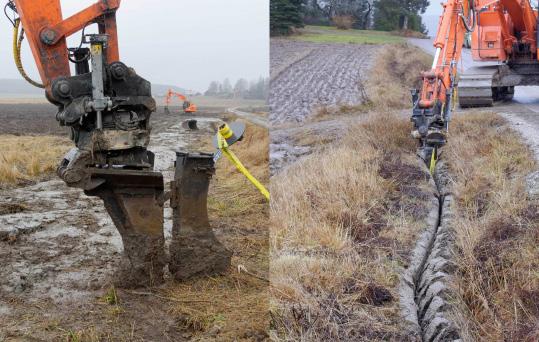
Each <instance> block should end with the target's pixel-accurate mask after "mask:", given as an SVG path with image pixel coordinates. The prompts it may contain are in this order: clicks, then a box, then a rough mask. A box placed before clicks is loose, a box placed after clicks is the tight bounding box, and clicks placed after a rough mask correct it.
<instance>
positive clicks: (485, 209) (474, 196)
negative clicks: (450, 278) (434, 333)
mask: <svg viewBox="0 0 539 342" xmlns="http://www.w3.org/2000/svg"><path fill="white" fill-rule="evenodd" d="M451 129H452V134H451V137H450V139H449V144H448V145H447V147H445V154H446V155H445V157H444V159H446V160H447V161H448V164H449V166H450V173H451V175H452V177H453V182H454V191H455V197H456V215H455V217H456V218H455V223H454V228H455V234H456V249H455V257H454V260H455V261H456V276H455V289H454V292H455V293H456V294H457V295H458V296H457V298H456V304H457V305H456V317H457V319H458V322H459V325H460V328H461V330H462V332H463V334H464V335H463V337H464V338H465V339H467V340H470V341H472V340H473V341H536V340H538V339H539V332H538V331H539V330H538V326H537V322H539V301H538V299H539V273H538V272H537V270H538V269H539V261H538V260H539V244H538V242H539V234H538V232H539V209H538V208H539V206H538V203H537V201H533V200H530V199H528V197H527V194H526V187H525V177H526V175H528V174H529V173H530V172H531V171H533V170H534V169H536V165H535V163H534V161H533V154H532V153H531V151H530V150H529V149H528V148H527V147H526V146H524V145H523V144H522V142H521V140H520V138H519V136H518V134H517V133H516V132H515V131H513V130H512V129H510V127H509V124H508V123H507V122H506V121H505V120H503V119H502V118H501V117H500V116H498V115H495V114H492V113H468V114H466V115H462V116H457V118H456V119H455V120H454V122H453V124H452V128H451Z"/></svg>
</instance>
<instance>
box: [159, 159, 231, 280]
mask: <svg viewBox="0 0 539 342" xmlns="http://www.w3.org/2000/svg"><path fill="white" fill-rule="evenodd" d="M214 173H215V167H214V161H213V155H211V154H199V153H191V154H189V153H182V152H179V153H177V159H176V174H175V175H174V182H173V183H172V186H171V192H172V197H171V200H170V205H171V207H172V208H173V226H172V243H171V245H170V264H169V269H170V271H171V272H172V274H173V275H174V277H175V278H176V279H178V280H184V279H188V278H191V277H193V276H197V275H211V274H219V273H223V272H225V271H226V270H227V268H228V267H229V266H230V258H231V256H232V253H231V252H230V251H228V250H227V249H226V248H225V247H224V246H223V245H222V244H221V243H220V242H219V240H217V238H216V237H215V235H214V233H213V230H212V229H211V227H210V222H209V219H208V206H207V202H208V189H209V185H210V179H211V177H212V175H213V174H214Z"/></svg>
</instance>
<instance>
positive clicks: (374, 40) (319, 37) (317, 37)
mask: <svg viewBox="0 0 539 342" xmlns="http://www.w3.org/2000/svg"><path fill="white" fill-rule="evenodd" d="M300 32H301V34H299V35H296V36H293V38H292V39H296V40H302V41H306V42H312V43H344V44H347V43H349V44H398V43H403V42H404V41H405V40H404V38H402V37H399V36H396V35H393V34H391V33H390V32H382V31H370V30H338V29H337V28H335V27H331V26H306V27H305V28H304V29H302V30H301V31H300Z"/></svg>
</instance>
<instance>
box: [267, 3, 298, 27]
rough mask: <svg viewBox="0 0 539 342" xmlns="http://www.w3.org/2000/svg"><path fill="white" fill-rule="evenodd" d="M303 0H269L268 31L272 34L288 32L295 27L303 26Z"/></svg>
mask: <svg viewBox="0 0 539 342" xmlns="http://www.w3.org/2000/svg"><path fill="white" fill-rule="evenodd" d="M303 1H304V0H270V32H271V34H272V35H286V34H290V32H291V30H292V29H293V28H295V27H303V13H302V11H303Z"/></svg>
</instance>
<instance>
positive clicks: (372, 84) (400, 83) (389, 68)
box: [366, 44, 432, 109]
mask: <svg viewBox="0 0 539 342" xmlns="http://www.w3.org/2000/svg"><path fill="white" fill-rule="evenodd" d="M376 61H377V62H376V64H375V65H374V66H373V68H372V70H371V74H370V77H369V81H368V82H367V87H366V89H367V93H368V95H369V98H370V100H371V101H372V102H373V105H374V106H375V108H388V109H401V108H409V107H411V104H412V100H411V95H410V90H411V89H412V88H417V87H419V86H420V84H421V72H422V71H425V70H427V69H428V68H429V67H430V64H431V63H432V57H431V56H430V55H428V54H427V53H425V52H423V51H421V50H419V49H418V48H416V47H413V46H410V45H408V44H399V45H389V46H387V47H385V48H384V49H383V50H382V52H381V53H380V55H379V56H377V58H376Z"/></svg>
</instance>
